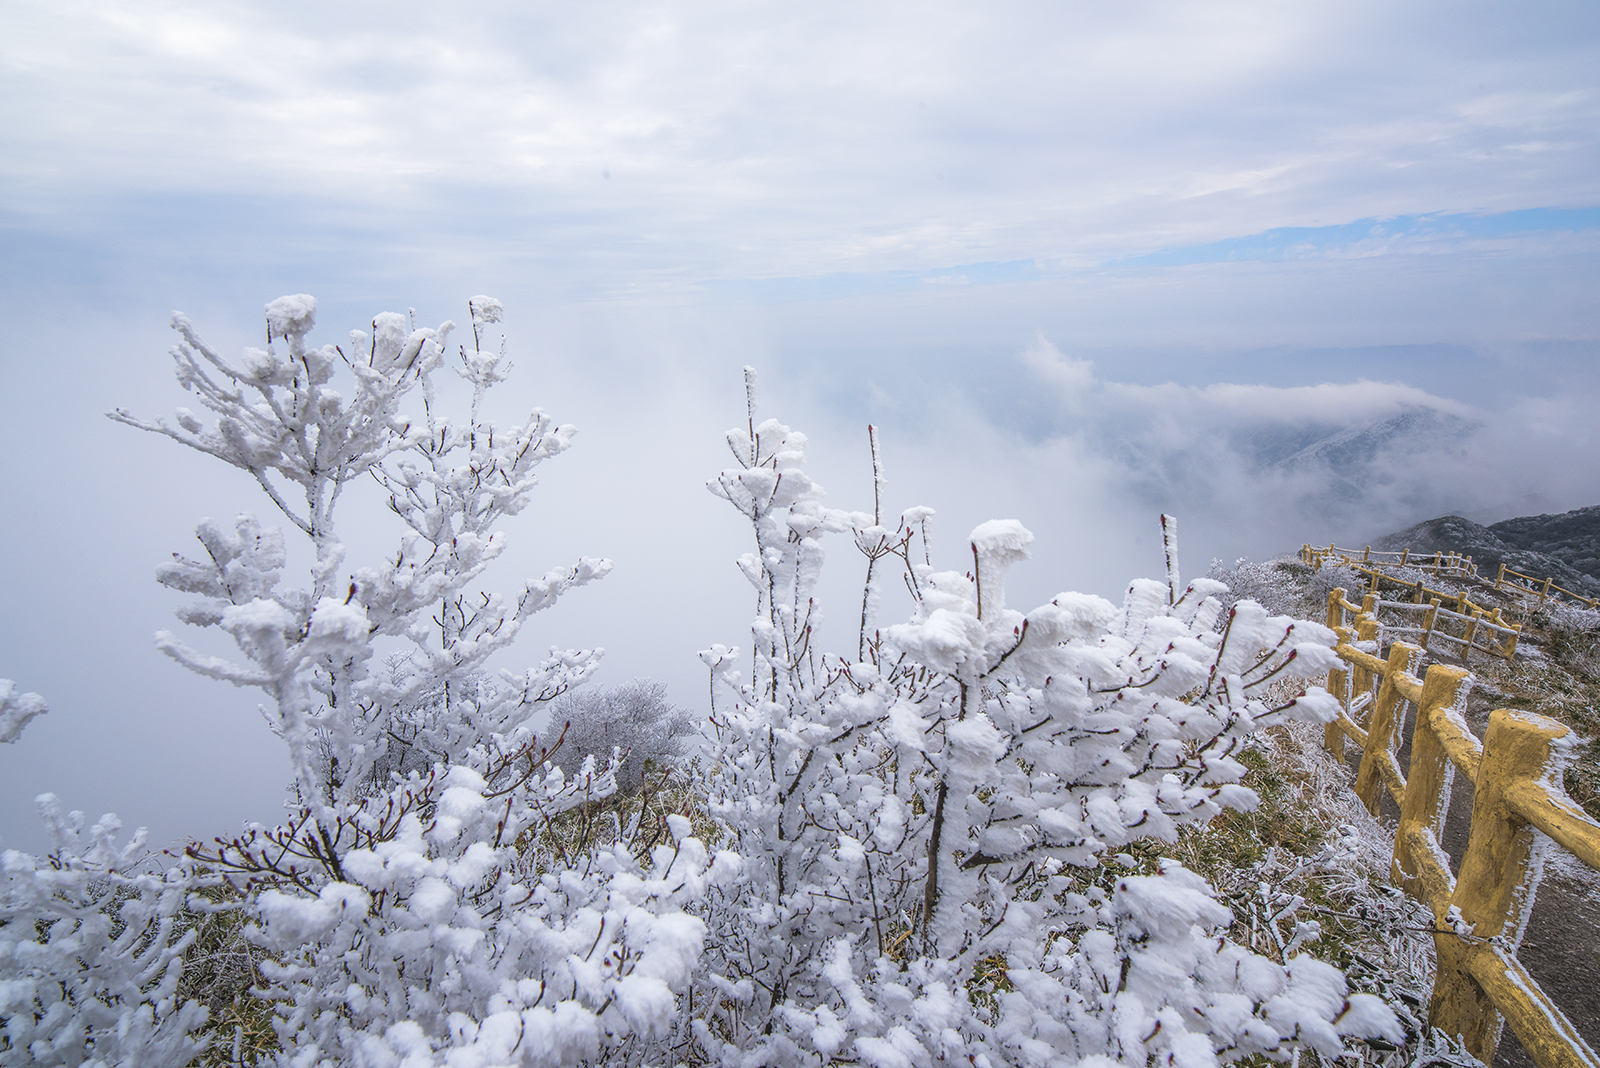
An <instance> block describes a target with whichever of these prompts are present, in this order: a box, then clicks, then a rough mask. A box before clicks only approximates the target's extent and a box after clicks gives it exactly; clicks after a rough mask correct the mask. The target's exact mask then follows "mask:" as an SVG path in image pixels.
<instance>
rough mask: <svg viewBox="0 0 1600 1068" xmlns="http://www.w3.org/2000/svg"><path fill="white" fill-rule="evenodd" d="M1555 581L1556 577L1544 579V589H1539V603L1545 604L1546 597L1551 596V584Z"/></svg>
mask: <svg viewBox="0 0 1600 1068" xmlns="http://www.w3.org/2000/svg"><path fill="white" fill-rule="evenodd" d="M1554 581H1555V579H1554V578H1547V579H1545V580H1544V589H1542V590H1540V591H1539V603H1540V604H1544V599H1545V598H1546V597H1548V596H1550V584H1551V583H1552V582H1554Z"/></svg>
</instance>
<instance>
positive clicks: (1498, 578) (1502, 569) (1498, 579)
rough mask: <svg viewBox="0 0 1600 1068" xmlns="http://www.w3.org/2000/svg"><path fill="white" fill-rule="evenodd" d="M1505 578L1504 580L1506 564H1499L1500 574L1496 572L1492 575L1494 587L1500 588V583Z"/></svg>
mask: <svg viewBox="0 0 1600 1068" xmlns="http://www.w3.org/2000/svg"><path fill="white" fill-rule="evenodd" d="M1505 580H1506V565H1505V564H1501V565H1500V574H1498V575H1496V576H1495V577H1494V588H1495V589H1497V590H1498V589H1499V588H1500V583H1502V582H1504V581H1505Z"/></svg>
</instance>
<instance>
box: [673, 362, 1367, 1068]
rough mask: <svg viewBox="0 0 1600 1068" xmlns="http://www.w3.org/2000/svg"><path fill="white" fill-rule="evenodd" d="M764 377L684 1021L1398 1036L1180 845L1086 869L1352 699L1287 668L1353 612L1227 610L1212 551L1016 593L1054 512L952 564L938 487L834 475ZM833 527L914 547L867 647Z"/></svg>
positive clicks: (753, 427)
mask: <svg viewBox="0 0 1600 1068" xmlns="http://www.w3.org/2000/svg"><path fill="white" fill-rule="evenodd" d="M747 374H748V372H747ZM749 392H750V418H749V421H748V423H747V424H746V426H745V427H744V428H740V429H736V430H734V431H731V432H730V433H729V435H728V442H729V445H730V447H731V449H732V451H733V453H734V455H735V457H736V458H737V460H738V466H737V467H735V468H732V469H729V470H727V471H724V472H723V473H722V474H721V475H719V476H718V478H717V479H716V480H715V481H713V482H712V483H711V489H712V491H713V492H714V493H716V494H717V495H718V496H720V497H723V498H724V499H726V500H727V501H728V502H729V503H730V504H732V505H733V506H734V507H735V508H736V509H737V510H738V511H739V512H740V513H741V514H742V515H743V516H744V517H745V518H746V520H748V521H749V522H750V524H751V527H752V532H753V534H754V538H755V546H754V551H753V552H751V553H749V554H747V555H746V556H744V557H743V558H741V560H740V561H739V566H740V568H741V570H742V571H743V572H744V574H745V576H746V577H747V578H748V579H749V580H750V582H751V584H752V586H753V587H754V589H755V591H756V598H757V614H756V618H755V621H754V624H753V626H752V651H751V655H750V658H749V660H748V661H743V658H742V657H741V656H740V655H739V653H738V651H737V650H735V649H731V648H727V647H724V646H718V647H715V648H713V649H711V650H708V651H707V652H705V653H704V654H702V656H703V658H704V659H705V660H706V662H707V664H708V665H709V666H710V668H711V670H712V672H713V678H714V686H715V692H716V694H717V696H716V698H715V700H714V713H713V722H714V724H715V727H716V730H717V740H716V746H715V749H714V751H713V753H712V755H711V759H710V760H709V761H708V765H709V768H710V771H711V778H710V781H709V783H708V791H709V803H710V806H711V810H712V812H713V813H714V814H715V815H716V816H718V817H719V818H720V819H721V820H723V821H724V822H725V823H726V824H727V826H728V828H729V832H730V834H731V836H732V839H733V843H732V844H733V847H734V848H735V849H736V850H737V851H738V852H739V853H740V854H741V856H742V857H743V860H744V871H745V876H744V881H743V882H741V883H740V884H739V885H738V886H737V887H735V888H733V889H730V890H722V891H718V892H717V893H715V894H714V895H713V896H712V898H711V899H710V902H709V904H708V906H707V911H706V913H705V915H706V917H707V920H708V922H709V924H710V928H711V935H710V938H709V941H708V944H707V951H706V960H705V964H704V967H703V971H702V974H701V976H700V979H699V982H698V989H697V992H696V994H695V996H694V998H693V1004H694V1005H695V1006H696V1008H695V1011H694V1014H693V1017H692V1019H690V1020H689V1021H687V1026H688V1029H689V1031H690V1033H691V1034H692V1036H693V1038H694V1039H695V1040H696V1041H697V1042H698V1044H699V1046H700V1048H701V1051H702V1055H703V1056H707V1057H709V1058H711V1059H712V1060H713V1061H716V1062H718V1063H721V1064H724V1065H728V1066H732V1065H736V1064H739V1065H743V1064H751V1063H764V1064H795V1065H799V1064H813V1063H815V1062H816V1060H817V1059H818V1058H820V1059H821V1060H822V1061H824V1062H826V1061H829V1060H832V1059H835V1058H843V1059H848V1060H859V1061H863V1062H865V1063H868V1064H871V1065H874V1066H876V1068H910V1066H924V1065H931V1064H933V1063H935V1062H937V1061H944V1062H947V1063H948V1062H965V1063H972V1064H976V1065H979V1066H988V1065H995V1066H998V1065H1001V1064H1026V1065H1036V1064H1038V1065H1042V1064H1062V1065H1068V1064H1076V1063H1080V1062H1098V1063H1103V1061H1102V1058H1109V1059H1111V1060H1113V1061H1116V1062H1119V1063H1128V1064H1136V1065H1141V1066H1143V1065H1146V1064H1148V1063H1150V1058H1152V1057H1155V1058H1158V1059H1160V1060H1161V1061H1162V1062H1165V1063H1171V1064H1181V1065H1184V1066H1189V1065H1212V1064H1216V1063H1218V1062H1219V1061H1230V1060H1234V1059H1237V1058H1240V1057H1244V1056H1248V1055H1250V1054H1254V1053H1263V1054H1267V1055H1269V1056H1274V1057H1287V1056H1289V1054H1290V1052H1291V1050H1292V1049H1293V1048H1294V1047H1297V1046H1309V1047H1311V1048H1314V1049H1316V1050H1318V1051H1319V1052H1322V1053H1325V1054H1329V1055H1336V1054H1337V1053H1338V1052H1339V1050H1340V1048H1341V1044H1342V1041H1343V1038H1344V1036H1346V1035H1360V1036H1367V1035H1380V1034H1386V1035H1392V1036H1394V1037H1398V1032H1397V1031H1396V1029H1395V1025H1394V1021H1393V1017H1392V1015H1391V1014H1389V1013H1388V1011H1387V1010H1386V1009H1385V1008H1384V1007H1383V1005H1382V1003H1381V1002H1380V1001H1378V1000H1377V999H1375V998H1371V997H1368V996H1365V995H1349V994H1348V992H1347V990H1346V988H1345V983H1344V980H1343V977H1342V976H1341V975H1340V974H1339V973H1338V971H1336V970H1335V969H1333V968H1331V967H1329V966H1327V965H1323V964H1320V963H1318V962H1316V961H1314V960H1310V959H1307V958H1295V959H1293V960H1291V961H1290V962H1289V963H1288V965H1287V966H1284V965H1280V964H1276V963H1274V962H1272V961H1270V960H1267V959H1265V958H1261V957H1257V956H1254V955H1253V954H1251V953H1249V952H1248V951H1246V950H1244V949H1242V948H1241V947H1238V946H1234V945H1232V944H1230V943H1228V942H1227V941H1226V940H1225V939H1223V938H1221V937H1219V936H1218V935H1217V934H1216V931H1217V930H1219V929H1220V928H1224V927H1225V926H1226V924H1227V921H1228V915H1227V912H1226V910H1224V909H1223V908H1222V907H1221V906H1220V905H1218V904H1217V902H1216V901H1215V899H1214V897H1213V896H1212V894H1211V892H1210V891H1209V888H1208V887H1207V886H1206V885H1205V884H1204V882H1203V881H1202V880H1200V879H1198V877H1196V876H1194V875H1193V874H1192V873H1190V872H1187V871H1185V870H1184V869H1182V868H1181V867H1180V866H1178V865H1176V864H1175V863H1174V864H1168V865H1166V866H1165V868H1164V870H1163V871H1161V872H1160V874H1158V875H1154V876H1149V877H1138V878H1133V877H1130V878H1127V879H1124V880H1122V881H1121V883H1120V884H1119V886H1118V887H1117V890H1116V893H1114V894H1113V895H1111V896H1110V897H1104V896H1097V895H1096V894H1080V893H1078V892H1077V891H1076V889H1075V887H1076V884H1075V882H1074V881H1073V879H1072V878H1071V868H1072V867H1074V866H1088V865H1094V864H1097V863H1098V862H1099V861H1100V859H1101V858H1102V857H1103V856H1106V855H1108V854H1110V853H1112V852H1115V851H1116V850H1118V849H1119V848H1120V847H1123V846H1125V845H1126V844H1128V843H1129V842H1131V841H1132V840H1134V839H1136V838H1143V837H1149V836H1154V837H1156V838H1160V839H1163V840H1166V841H1172V840H1173V838H1174V837H1175V835H1176V833H1177V830H1178V828H1179V827H1180V826H1182V825H1184V824H1191V823H1199V822H1203V821H1205V820H1207V819H1209V818H1210V817H1211V816H1213V815H1215V814H1217V813H1219V812H1220V811H1222V809H1223V807H1225V806H1232V807H1248V806H1250V805H1252V804H1253V803H1254V801H1255V798H1254V796H1253V794H1252V793H1251V792H1250V791H1249V790H1248V789H1246V788H1244V787H1242V786H1240V785H1239V784H1238V780H1239V779H1240V778H1241V776H1242V775H1243V773H1244V768H1243V767H1242V766H1241V764H1240V763H1239V762H1238V761H1237V760H1235V759H1234V755H1235V754H1236V753H1237V752H1238V751H1239V749H1240V747H1241V746H1242V745H1243V744H1244V743H1245V741H1246V739H1247V738H1248V736H1249V734H1250V733H1251V732H1252V731H1254V730H1257V729H1259V728H1261V727H1264V726H1268V725H1272V724H1276V723H1281V722H1284V721H1285V719H1287V718H1290V717H1302V718H1310V719H1314V720H1326V719H1328V718H1330V717H1331V716H1332V715H1333V714H1334V712H1335V710H1336V705H1335V703H1334V701H1333V699H1332V698H1331V697H1329V696H1328V695H1327V694H1326V693H1324V692H1323V691H1321V690H1320V689H1318V688H1316V687H1311V688H1309V689H1308V690H1307V691H1305V692H1304V693H1303V694H1302V695H1301V696H1299V697H1297V698H1292V699H1289V700H1287V701H1285V702H1284V703H1282V704H1279V705H1276V706H1269V705H1267V704H1266V703H1264V702H1263V701H1262V700H1260V696H1259V695H1261V694H1262V693H1263V692H1264V691H1266V690H1267V689H1268V688H1269V687H1270V685H1271V684H1272V683H1274V682H1275V681H1277V680H1281V679H1283V678H1286V677H1298V678H1305V679H1310V678H1315V677H1317V676H1319V675H1321V674H1323V673H1325V672H1326V671H1327V670H1328V669H1329V667H1330V666H1331V665H1332V664H1333V663H1334V656H1333V653H1332V652H1331V651H1330V649H1329V642H1330V641H1331V639H1332V637H1333V636H1332V634H1331V633H1330V632H1329V631H1327V629H1326V628H1324V627H1322V626H1320V625H1319V624H1316V623H1308V622H1304V621H1296V620H1292V619H1289V618H1286V617H1282V616H1272V615H1270V614H1269V613H1268V612H1267V610H1266V609H1264V608H1262V607H1261V606H1260V605H1258V604H1255V603H1254V602H1249V601H1245V602H1241V603H1239V604H1237V605H1235V606H1234V608H1233V609H1232V610H1230V611H1229V612H1228V613H1227V614H1226V615H1225V616H1224V615H1223V614H1222V606H1221V604H1220V602H1219V600H1218V599H1217V596H1218V595H1219V594H1221V593H1222V592H1224V591H1223V587H1222V585H1221V584H1220V583H1217V582H1214V581H1210V580H1206V579H1201V580H1197V581H1196V582H1194V583H1193V584H1191V585H1189V586H1188V587H1186V588H1178V587H1176V586H1175V585H1174V586H1171V587H1169V585H1168V584H1167V583H1157V582H1151V581H1145V580H1140V581H1136V582H1134V583H1133V584H1131V585H1130V587H1129V588H1128V592H1127V595H1126V597H1125V599H1124V602H1123V604H1122V605H1121V607H1120V608H1119V607H1118V606H1115V605H1113V604H1111V603H1109V602H1107V601H1104V600H1102V599H1101V598H1098V597H1093V596H1089V595H1084V594H1075V593H1064V594H1061V595H1060V596H1058V597H1056V598H1055V599H1054V600H1052V601H1051V602H1050V603H1048V604H1046V605H1043V606H1041V607H1039V608H1036V609H1034V610H1033V611H1031V612H1028V613H1026V614H1024V613H1021V612H1018V611H1016V610H1014V609H1012V608H1010V607H1008V605H1007V603H1006V590H1005V581H1006V574H1007V571H1008V570H1009V569H1010V568H1011V567H1012V566H1014V565H1015V564H1017V563H1020V562H1021V561H1023V560H1024V559H1026V558H1027V555H1028V552H1027V547H1028V545H1029V543H1030V542H1031V541H1032V535H1031V534H1030V533H1029V532H1028V531H1026V530H1025V529H1023V528H1022V526H1021V525H1020V524H1018V523H1016V522H1014V521H997V522H990V523H985V524H983V525H982V526H980V527H978V528H977V529H976V530H975V531H973V534H972V537H971V553H972V555H971V563H970V570H968V571H965V572H960V571H935V570H934V569H933V567H932V566H930V565H929V564H928V563H927V562H926V561H927V559H928V557H929V555H930V554H929V552H928V550H927V547H926V544H925V541H924V545H923V547H922V550H921V551H920V552H919V551H917V550H916V549H914V548H913V543H914V540H915V539H916V538H917V537H918V535H919V534H923V535H925V521H926V519H927V516H928V514H929V513H928V510H926V509H913V510H911V511H909V512H907V513H904V514H903V515H902V516H901V517H900V519H899V520H898V522H896V523H895V524H894V525H892V526H890V525H888V524H884V523H883V522H882V521H881V512H880V513H878V514H874V515H866V514H850V513H844V512H840V511H836V510H833V509H830V508H827V507H825V506H824V505H823V504H822V503H821V493H820V490H819V488H818V487H817V486H816V485H815V484H814V483H812V482H811V480H810V479H809V478H808V476H807V475H806V474H805V472H804V470H803V469H802V467H801V463H802V460H803V457H804V449H805V439H804V437H803V436H802V435H800V434H797V433H795V432H793V431H791V430H790V429H789V428H787V427H785V426H783V425H781V424H779V423H777V422H776V421H767V422H764V423H761V424H759V425H757V423H756V421H755V407H754V390H753V382H752V383H751V384H750V391H749ZM880 474H881V472H880ZM880 481H881V479H880ZM829 533H847V534H850V535H851V536H852V537H853V538H854V540H855V541H856V544H857V546H858V548H860V549H861V550H862V551H863V552H864V553H866V555H867V556H868V558H869V560H870V561H872V562H873V563H874V564H875V563H876V562H877V561H879V560H882V559H884V558H885V557H889V556H893V557H898V558H899V560H900V562H901V564H902V565H903V568H904V577H905V581H906V585H907V588H908V589H909V590H910V592H911V595H912V600H913V608H912V614H911V617H910V619H909V620H908V621H906V622H904V623H900V624H897V625H894V626H890V627H887V628H885V629H882V630H879V629H877V628H876V627H875V626H874V625H873V622H872V616H873V612H874V608H873V602H874V600H875V597H874V595H873V591H872V590H871V589H870V588H869V591H868V594H867V596H866V597H865V598H864V601H863V604H864V606H865V607H864V611H863V617H862V632H861V635H860V638H859V642H858V650H859V652H858V654H857V655H855V656H845V657H837V656H833V655H829V654H827V653H825V652H824V651H822V650H820V649H818V648H816V647H815V645H814V644H813V634H814V626H813V624H814V622H815V619H816V613H817V606H816V603H815V601H814V599H813V591H814V589H815V586H816V582H817V578H818V574H819V571H820V568H821V566H822V547H821V539H822V538H823V537H824V536H825V535H827V534H829ZM1174 572H1175V568H1174ZM1173 577H1174V578H1175V574H1174V575H1173ZM868 581H869V587H870V585H871V583H873V582H874V581H881V576H878V575H873V574H871V573H869V580H868ZM741 662H745V663H748V665H749V667H748V670H749V675H748V677H747V676H745V675H744V674H743V672H742V671H741V670H740V669H739V664H740V663H741ZM980 969H982V970H983V971H984V972H985V974H989V975H993V974H996V973H998V974H999V976H1000V977H1001V981H1000V982H999V984H998V986H997V987H996V996H995V997H994V998H992V999H989V998H984V997H979V996H976V988H975V985H974V980H975V978H976V976H977V975H978V972H979V970H980Z"/></svg>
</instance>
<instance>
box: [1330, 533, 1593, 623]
mask: <svg viewBox="0 0 1600 1068" xmlns="http://www.w3.org/2000/svg"><path fill="white" fill-rule="evenodd" d="M1358 554H1359V555H1358ZM1300 559H1301V560H1303V561H1305V562H1306V563H1307V564H1310V565H1311V566H1312V567H1321V566H1322V565H1323V564H1324V563H1325V562H1327V561H1329V560H1332V561H1334V562H1335V563H1337V564H1343V565H1344V566H1346V567H1349V568H1352V569H1354V570H1356V571H1360V572H1363V573H1365V574H1368V575H1371V576H1372V578H1373V587H1372V588H1373V590H1374V591H1376V590H1377V581H1378V579H1377V575H1378V574H1379V573H1380V572H1382V571H1383V569H1385V568H1391V567H1393V568H1401V567H1410V568H1415V569H1417V570H1420V571H1427V572H1430V573H1432V574H1434V575H1442V576H1445V577H1448V578H1460V579H1477V580H1479V581H1481V582H1487V581H1488V580H1487V579H1485V578H1484V577H1483V576H1482V575H1479V574H1478V567H1477V565H1476V564H1474V563H1473V562H1472V557H1470V556H1464V555H1462V554H1461V553H1449V552H1433V553H1418V554H1417V555H1415V556H1413V555H1412V554H1411V550H1410V549H1405V550H1402V551H1400V552H1385V551H1383V550H1375V549H1373V547H1372V546H1370V545H1368V546H1367V547H1366V548H1365V549H1341V548H1339V547H1338V546H1337V545H1334V544H1332V543H1331V542H1330V543H1329V544H1328V545H1327V546H1326V547H1323V546H1319V545H1302V546H1301V547H1300ZM1384 577H1385V578H1387V579H1390V580H1391V581H1395V580H1394V579H1393V578H1392V577H1391V576H1388V575H1385V576H1384ZM1402 585H1403V584H1402ZM1494 588H1495V589H1496V590H1499V591H1500V592H1502V593H1515V594H1520V595H1521V596H1522V597H1523V598H1524V600H1527V601H1529V603H1530V604H1532V605H1533V606H1534V607H1538V606H1540V605H1543V604H1544V603H1545V601H1546V600H1548V599H1549V598H1550V597H1552V596H1560V597H1565V598H1567V599H1568V600H1570V601H1574V602H1576V603H1577V604H1581V605H1583V606H1585V607H1587V608H1590V609H1600V597H1585V596H1584V595H1583V594H1581V593H1576V592H1574V591H1572V590H1569V589H1567V588H1566V587H1565V586H1558V585H1556V580H1555V579H1553V578H1542V579H1541V578H1537V577H1535V576H1533V575H1525V574H1523V573H1522V572H1520V571H1513V570H1512V569H1511V568H1509V567H1507V566H1506V565H1505V564H1501V565H1500V571H1499V573H1498V574H1496V575H1495V580H1494ZM1452 596H1454V595H1453V594H1446V595H1445V599H1449V598H1450V597H1452ZM1533 598H1537V600H1536V601H1535V600H1532V599H1533Z"/></svg>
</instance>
